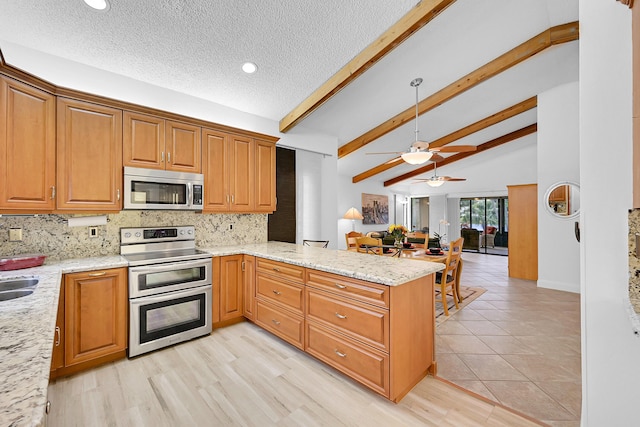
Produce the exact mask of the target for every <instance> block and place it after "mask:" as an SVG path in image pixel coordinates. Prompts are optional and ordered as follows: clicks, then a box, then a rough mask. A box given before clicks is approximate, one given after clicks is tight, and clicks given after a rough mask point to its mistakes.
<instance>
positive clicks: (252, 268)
mask: <svg viewBox="0 0 640 427" xmlns="http://www.w3.org/2000/svg"><path fill="white" fill-rule="evenodd" d="M255 304H256V257H254V256H251V255H244V317H246V318H247V319H249V320H254V315H255V307H256V306H255Z"/></svg>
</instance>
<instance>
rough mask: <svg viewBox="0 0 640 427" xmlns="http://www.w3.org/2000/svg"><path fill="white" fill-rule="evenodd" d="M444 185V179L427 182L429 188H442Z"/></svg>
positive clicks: (433, 179)
mask: <svg viewBox="0 0 640 427" xmlns="http://www.w3.org/2000/svg"><path fill="white" fill-rule="evenodd" d="M442 184H444V179H440V178H436V177H434V178H432V179H430V180H429V181H427V185H428V186H429V187H440V186H441V185H442Z"/></svg>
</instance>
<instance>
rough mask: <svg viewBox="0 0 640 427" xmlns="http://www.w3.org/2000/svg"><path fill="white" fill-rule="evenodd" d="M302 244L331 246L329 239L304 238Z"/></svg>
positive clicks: (320, 246)
mask: <svg viewBox="0 0 640 427" xmlns="http://www.w3.org/2000/svg"><path fill="white" fill-rule="evenodd" d="M302 245H303V246H315V247H317V248H326V247H327V246H329V241H328V240H307V239H304V240H303V241H302Z"/></svg>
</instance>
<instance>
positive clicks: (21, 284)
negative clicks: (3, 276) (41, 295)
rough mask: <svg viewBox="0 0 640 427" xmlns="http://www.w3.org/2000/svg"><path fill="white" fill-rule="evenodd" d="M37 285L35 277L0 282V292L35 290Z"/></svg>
mask: <svg viewBox="0 0 640 427" xmlns="http://www.w3.org/2000/svg"><path fill="white" fill-rule="evenodd" d="M37 284H38V279H37V278H35V277H25V278H22V279H9V280H0V292H3V291H12V290H14V289H22V288H35V286H36V285H37Z"/></svg>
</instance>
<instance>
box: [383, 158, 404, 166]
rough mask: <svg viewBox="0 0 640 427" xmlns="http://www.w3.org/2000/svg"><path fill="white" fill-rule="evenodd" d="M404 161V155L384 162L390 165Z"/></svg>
mask: <svg viewBox="0 0 640 427" xmlns="http://www.w3.org/2000/svg"><path fill="white" fill-rule="evenodd" d="M401 161H402V157H394V158H393V159H391V160H387V161H386V162H384V164H385V165H388V164H390V163H398V162H401Z"/></svg>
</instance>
